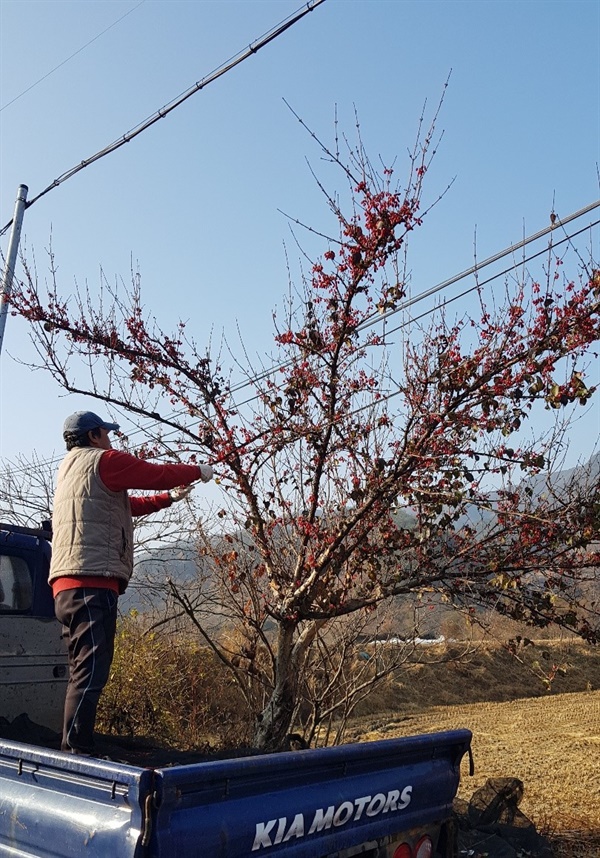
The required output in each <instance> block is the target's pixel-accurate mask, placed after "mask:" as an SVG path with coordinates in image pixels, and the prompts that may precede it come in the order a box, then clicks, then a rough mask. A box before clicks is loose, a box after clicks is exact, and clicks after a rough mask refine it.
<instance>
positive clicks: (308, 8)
mask: <svg viewBox="0 0 600 858" xmlns="http://www.w3.org/2000/svg"><path fill="white" fill-rule="evenodd" d="M324 2H325V0H309V2H308V3H306V5H305V6H303V7H301V9H300V10H299V11H297V12H294V14H293V15H290V16H289V17H288V18H285V19H284V20H283V21H282V22H281V23H280V24H278V25H277V26H275V27H273V28H272V29H271V30H269V31H268V32H267V33H265V34H264V35H263V36H261V37H260V38H259V39H257V40H256V41H255V42H253V43H252V44H251V45H249V46H248V47H247V48H246V49H245V50H243V51H240V52H239V53H238V54H236V55H235V56H234V57H232V58H231V59H230V60H226V61H225V62H224V63H223V64H222V65H220V66H219V67H218V68H216V69H215V70H214V71H212V72H210V74H208V75H206V77H203V78H202V80H200V81H197V82H196V83H195V84H194V85H193V86H191V87H190V88H189V89H187V90H186V91H185V92H183V93H182V94H181V95H179V96H177V97H176V98H175V99H173V101H171V102H169V103H168V104H166V105H165V106H164V107H161V108H160V110H157V111H156V113H153V114H152V115H151V116H149V117H148V118H147V119H145V120H144V121H143V122H141V123H140V124H139V125H136V126H135V127H134V128H132V129H131V130H130V131H128V132H127V133H125V134H123V136H122V137H119V138H118V139H117V140H115V141H114V142H113V143H110V144H109V145H108V146H105V147H104V149H100V151H99V152H96V154H95V155H92V156H91V157H89V158H86V159H85V160H83V161H81V162H80V163H79V164H76V165H75V166H74V167H71V169H70V170H67V171H66V172H64V173H62V174H61V175H60V176H58V178H56V179H55V180H54V181H53V182H52V183H51V184H49V185H48V187H47V188H44V190H43V191H41V192H40V193H39V194H38V195H37V196H35V197H33V199H31V200H29V201H28V202H27V204H26V208H29V207H30V206H32V205H33V204H34V203H36V202H37V201H38V200H39V199H41V198H42V197H43V196H45V194H47V193H49V192H50V191H52V190H54V188H57V187H58V186H59V185H62V184H63V182H66V181H67V179H70V178H71V177H72V176H74V175H75V174H76V173H79V172H80V171H81V170H84V169H85V168H86V167H89V165H90V164H93V163H94V162H96V161H99V160H100V159H101V158H104V157H105V156H106V155H110V154H111V153H112V152H115V151H116V150H117V149H120V148H121V146H124V145H125V144H126V143H130V142H131V141H132V140H133V139H134V138H136V137H137V136H138V135H140V134H142V132H144V131H146V130H147V129H148V128H150V127H151V126H152V125H154V124H155V123H156V122H158V121H159V120H161V119H164V118H165V116H168V115H169V113H171V112H172V111H173V110H175V108H177V107H179V106H180V105H181V104H183V102H184V101H187V99H188V98H190V97H191V96H192V95H195V93H197V92H199V91H200V90H201V89H204V87H205V86H208V84H209V83H213V81H215V80H217V79H218V78H220V77H222V76H223V75H224V74H226V73H227V72H228V71H231V69H233V68H235V67H236V66H238V65H239V64H240V63H242V62H244V60H247V59H248V58H249V57H251V56H253V55H254V54H256V53H258V51H259V50H260V49H261V48H264V47H265V45H268V44H269V43H270V42H272V41H273V40H274V39H276V38H277V37H278V36H281V35H282V33H284V32H285V31H286V30H288V29H289V28H290V27H292V26H293V25H294V24H296V23H297V22H298V21H300V20H301V19H302V18H304V16H305V15H307V14H308V13H309V12H312V11H313V9H315V8H316V7H317V6H320V5H321V3H324ZM11 225H12V219H11V220H10V221H9V222H8V223H7V224H6V225H5V226H4V227H3V228H2V229H1V230H0V236H2V235H4V233H5V232H6V231H7V230H8V229H10V227H11Z"/></svg>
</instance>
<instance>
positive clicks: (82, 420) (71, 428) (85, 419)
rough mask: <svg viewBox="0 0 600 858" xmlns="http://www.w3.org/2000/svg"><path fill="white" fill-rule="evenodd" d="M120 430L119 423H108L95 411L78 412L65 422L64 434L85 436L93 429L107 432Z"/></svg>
mask: <svg viewBox="0 0 600 858" xmlns="http://www.w3.org/2000/svg"><path fill="white" fill-rule="evenodd" d="M118 428H119V424H118V423H106V421H104V420H102V419H101V418H100V417H98V415H97V414H94V412H93V411H76V412H75V414H70V415H69V417H67V419H66V420H65V422H64V426H63V433H65V434H66V433H67V432H68V433H69V434H71V433H72V434H73V435H85V434H86V432H89V431H90V430H91V429H106V431H107V432H114V431H115V430H116V429H118Z"/></svg>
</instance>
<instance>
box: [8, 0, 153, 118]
mask: <svg viewBox="0 0 600 858" xmlns="http://www.w3.org/2000/svg"><path fill="white" fill-rule="evenodd" d="M145 2H146V0H140V2H139V3H138V4H137V6H134V7H133V9H130V10H129V12H125V14H124V15H121V17H120V18H117V20H116V21H113V23H112V24H110V25H109V26H108V27H107V28H106V29H105V30H102V32H101V33H98V35H97V36H94V38H93V39H90V41H89V42H86V43H85V45H82V47H81V48H79V50H77V51H75V53H74V54H71V56H69V57H67V58H66V60H63V61H62V62H61V63H59V64H58V65H57V66H54V68H53V69H50V71H49V72H46V74H45V75H43V76H42V77H41V78H39V80H36V81H35V83H32V84H31V86H28V87H27V89H24V90H23V92H20V93H19V94H18V95H15V97H14V98H13V99H11V100H10V101H7V102H6V104H3V105H2V107H0V113H1V112H2V111H3V110H5V109H6V108H7V107H10V105H11V104H14V103H15V101H18V100H19V99H20V98H22V97H23V96H24V95H26V94H27V93H28V92H30V91H31V90H32V89H33V88H34V87H36V86H37V85H38V84H40V83H42V81H44V80H46V78H48V77H50V75H51V74H54V72H55V71H58V69H60V68H62V67H63V66H64V65H66V63H68V62H69V61H70V60H72V59H73V58H74V57H76V56H77V55H78V54H80V53H81V52H82V51H84V50H85V49H86V48H89V46H90V45H92V44H93V43H94V42H96V41H97V40H98V39H99V38H100V37H101V36H103V35H104V34H105V33H108V31H109V30H112V28H113V27H116V26H117V24H120V23H121V21H122V20H123V19H124V18H126V17H127V16H128V15H131V13H132V12H135V10H136V9H139V8H140V6H141V5H142V4H143V3H145Z"/></svg>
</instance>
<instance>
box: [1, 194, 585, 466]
mask: <svg viewBox="0 0 600 858" xmlns="http://www.w3.org/2000/svg"><path fill="white" fill-rule="evenodd" d="M598 206H600V200H598V201H597V202H595V203H591V204H590V205H589V206H585V207H584V208H583V209H580V210H579V211H577V212H574V213H573V214H571V215H569V216H568V217H566V218H564V219H563V220H562V221H561V223H560V225H564V224H566V223H569V222H572V221H573V220H575V219H577V218H579V217H582V216H583V215H585V214H588V213H589V212H590V211H593V209H595V208H597V207H598ZM599 224H600V220H596V221H593V222H591V223H588V224H586V225H585V226H584V227H582V228H581V229H579V230H576V231H575V232H573V233H571V234H569V235H566V236H564V237H563V238H561V239H560V240H558V241H556V242H554V243H553V245H552V247H553V248H554V247H559V246H561V245H563V244H565V243H567V242H570V241H572V240H573V239H574V238H576V237H577V236H578V235H581V234H582V233H584V232H587V231H588V230H589V229H592V228H594V227H596V226H598V225H599ZM557 226H558V224H556V225H554V227H549V228H546V229H543V230H540V231H538V232H536V233H534V234H533V235H531V236H528V237H527V238H525V239H523V240H522V241H520V242H518V243H517V244H513V245H511V246H510V247H507V248H505V249H504V250H502V251H499V252H498V253H495V254H494V255H493V256H490V257H488V258H487V259H485V260H484V261H483V262H481V263H479V264H478V265H474V266H472V267H471V268H468V269H466V270H465V271H462V272H461V273H460V274H456V275H454V276H453V277H450V278H448V279H447V280H444V281H442V282H441V283H439V284H437V285H436V286H434V287H432V288H430V289H427V290H425V291H424V292H421V293H419V294H418V295H416V296H415V297H414V298H411V299H409V300H408V301H405V302H404V303H403V304H402V305H400V306H399V307H397V308H396V309H395V310H393V311H390V312H388V313H386V314H382V315H378V316H377V317H372V318H371V319H368V320H365V322H364V323H363V324H362V325H360V326H359V328H358V329H361V328H366V327H371V326H373V325H374V324H376V323H377V322H379V321H382V322H383V321H384V320H385V319H388V318H390V317H391V316H393V315H395V314H396V313H399V312H401V311H402V310H405V309H408V308H409V307H412V306H414V305H415V304H417V303H419V302H420V301H422V300H424V299H425V298H428V297H431V296H432V295H434V294H436V293H439V292H440V291H441V290H443V289H446V288H448V287H449V286H450V285H454V284H456V283H457V282H459V281H460V280H464V279H466V278H467V277H469V276H472V275H473V274H477V273H479V271H481V270H482V269H483V268H485V267H487V266H488V265H490V264H492V263H493V262H498V261H500V260H501V259H503V258H504V257H506V256H508V255H510V254H511V253H514V252H515V251H516V250H518V249H520V248H522V247H525V246H526V245H528V244H531V243H532V242H533V241H536V240H539V239H540V238H543V237H544V236H545V235H547V234H548V233H550V232H551V231H552V230H553V229H556V227H557ZM547 252H548V248H547V247H545V248H543V249H542V250H539V251H536V252H535V253H533V254H531V255H530V256H528V257H526V258H525V259H523V260H521V262H520V263H519V264H527V263H529V262H531V261H532V260H534V259H536V258H537V257H539V256H541V255H544V254H546V253H547ZM512 270H514V265H511V266H510V267H508V268H505V269H503V270H502V271H499V272H497V273H496V274H493V275H492V276H490V277H489V278H488V279H487V280H484V281H480V282H479V283H478V284H475V285H474V286H471V287H469V288H468V289H465V290H464V291H462V292H460V293H459V294H458V295H454V296H452V297H451V298H449V299H448V300H446V301H443V302H442V303H441V304H439V305H436V306H435V307H431V308H430V309H428V310H426V311H424V312H423V313H422V314H421V315H420V316H416V317H414V318H411V319H409V320H406V321H404V322H402V323H401V324H400V325H398V326H397V327H396V328H392V329H391V330H388V331H386V335H389V334H392V333H396V332H397V331H399V330H401V329H402V328H404V327H406V326H408V325H409V324H412V323H413V322H415V321H418V320H419V319H423V318H425V317H426V316H428V315H431V314H432V313H434V312H436V311H439V310H440V309H443V308H444V307H446V306H448V305H450V304H451V303H453V302H454V301H457V300H459V299H460V298H463V297H465V296H466V295H468V294H470V293H471V292H473V291H475V290H476V289H478V288H480V287H481V286H485V285H488V284H490V283H492V282H493V281H494V280H497V279H499V278H500V277H504V276H505V275H506V274H508V273H510V271H512ZM292 364H293V360H289V361H286V362H284V363H280V364H278V365H277V366H275V367H274V368H272V369H270V370H266V371H265V372H263V373H259V374H257V375H255V376H253V377H252V378H250V379H247V380H246V381H245V382H240V384H238V385H237V386H235V385H234V386H233V387H232V388H231V389H230V391H229V392H230V393H231V394H234V393H238V392H239V391H241V390H244V389H246V388H247V387H252V386H253V385H255V384H256V383H257V382H259V381H262V380H264V379H265V378H268V377H269V376H270V375H274V374H275V373H276V372H278V371H280V370H281V369H285V368H286V367H287V366H291V365H292ZM399 393H400V391H395V392H394V393H391V394H388V395H385V396H382V398H381V399H380V400H379V402H385V401H388V400H389V399H392V398H393V397H394V396H396V395H398V394H399ZM257 398H258V395H254V396H251V397H249V398H248V399H246V400H244V401H243V402H239V403H234V405H235V407H236V408H241V407H243V406H244V405H247V404H249V403H250V402H253V401H254V400H255V399H257ZM366 407H370V406H361V407H360V408H358V409H356V411H354V412H352V414H351V415H350V416H353V415H354V414H358V413H360V412H361V411H363V410H364V409H365V408H366ZM179 413H181V414H182V413H185V412H176V413H175V415H172V417H173V416H175V417H176V416H178V414H179ZM159 425H160V421H155V422H154V423H151V424H150V425H149V426H147V427H146V428H140V429H134V430H133V431H132V432H130V433H129V435H128V437H132V436H134V435H137V434H139V433H141V432H145V433H147V432H148V431H149V430H151V429H152V427H153V426H159ZM174 431H175V430H174ZM165 437H168V436H165ZM61 459H62V455H61V456H60V457H58V458H56V457H55V458H52V459H47V460H45V461H38V462H36V463H35V465H25V466H22V467H19V468H13V469H10V473H13V474H19V473H27V472H29V471H32V470H34V469H39V468H40V467H45V466H51V465H55V464H57V463H58V462H60V461H61ZM8 470H9V469H8V468H5V469H4V473H5V474H6V473H7V472H8Z"/></svg>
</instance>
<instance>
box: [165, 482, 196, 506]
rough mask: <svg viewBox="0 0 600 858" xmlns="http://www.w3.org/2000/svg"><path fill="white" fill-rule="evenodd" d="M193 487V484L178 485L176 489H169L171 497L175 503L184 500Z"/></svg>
mask: <svg viewBox="0 0 600 858" xmlns="http://www.w3.org/2000/svg"><path fill="white" fill-rule="evenodd" d="M193 488H194V487H193V486H177V488H176V489H169V497H170V498H171V500H172V501H173V503H176V502H177V501H180V500H184V499H185V498H186V497H187V496H188V495H189V493H190V492H191V490H192V489H193Z"/></svg>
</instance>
